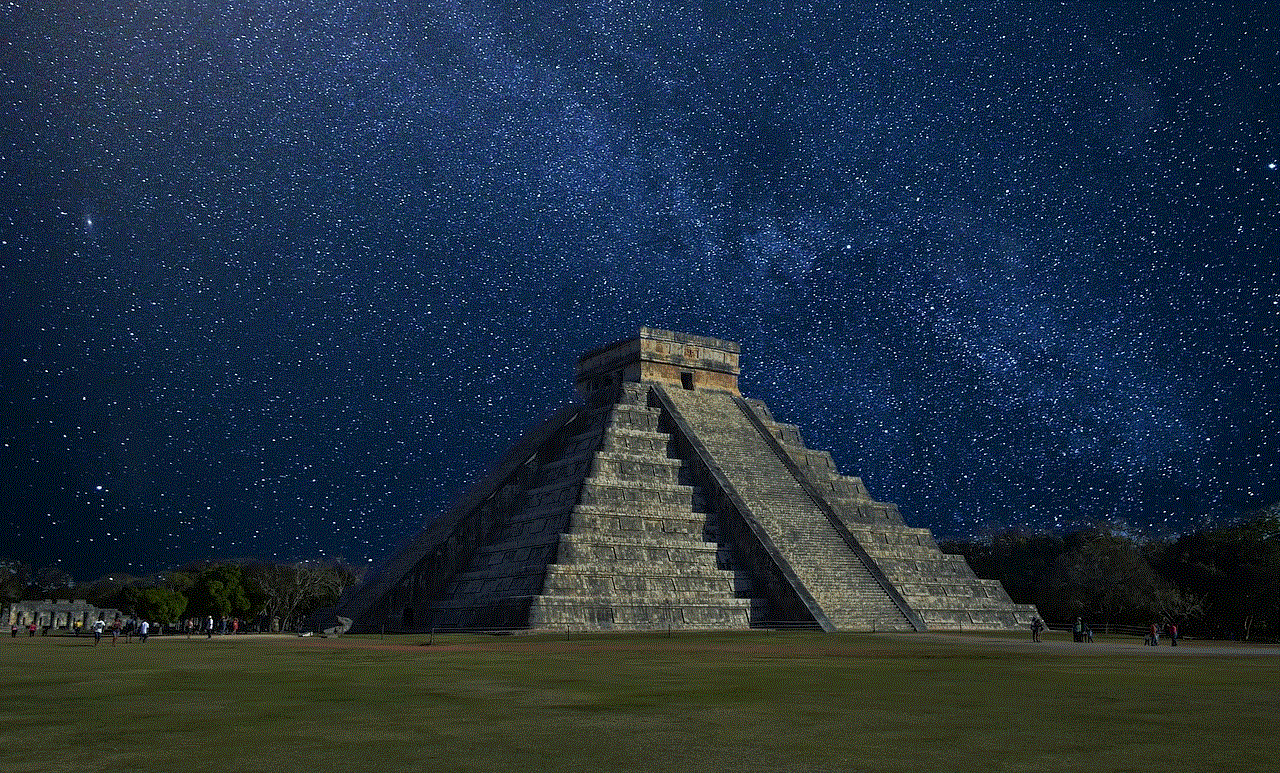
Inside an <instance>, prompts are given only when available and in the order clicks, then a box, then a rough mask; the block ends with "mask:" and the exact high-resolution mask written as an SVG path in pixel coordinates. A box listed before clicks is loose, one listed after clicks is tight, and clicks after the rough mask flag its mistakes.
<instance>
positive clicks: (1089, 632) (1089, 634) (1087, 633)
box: [1084, 625, 1093, 644]
mask: <svg viewBox="0 0 1280 773" xmlns="http://www.w3.org/2000/svg"><path fill="white" fill-rule="evenodd" d="M1084 640H1085V641H1087V642H1089V643H1090V644H1093V629H1092V628H1090V627H1089V626H1088V625H1086V626H1085V627H1084Z"/></svg>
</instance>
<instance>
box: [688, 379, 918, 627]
mask: <svg viewBox="0 0 1280 773" xmlns="http://www.w3.org/2000/svg"><path fill="white" fill-rule="evenodd" d="M664 394H665V397H666V399H667V400H669V401H670V403H671V405H672V408H673V410H674V412H675V413H676V414H678V417H677V418H678V422H680V423H683V424H684V425H686V426H688V427H689V428H690V431H691V432H692V433H693V434H694V435H695V436H696V438H697V440H698V441H699V442H700V443H701V444H702V446H703V448H705V450H706V453H707V454H708V455H709V456H710V459H709V460H708V462H709V465H711V466H713V467H714V468H715V469H716V470H718V471H719V472H720V473H721V474H722V475H723V476H724V478H725V479H726V480H727V483H728V485H729V486H730V487H732V489H734V491H735V492H736V493H737V495H738V496H739V497H740V498H741V500H742V501H744V502H745V504H746V507H747V508H748V509H749V511H750V512H749V513H744V514H743V515H744V516H746V517H749V518H752V519H754V520H755V521H756V522H757V523H758V524H759V525H760V526H761V527H762V528H763V530H764V532H765V533H766V534H767V535H768V538H769V539H770V540H771V541H772V543H773V546H774V548H775V549H776V551H777V554H779V555H780V556H781V559H782V560H783V561H785V563H786V564H787V566H788V567H789V568H790V570H791V571H792V572H793V573H794V576H795V577H796V579H797V581H798V582H799V583H800V584H801V586H802V587H803V592H804V593H807V595H808V596H809V597H810V598H811V599H812V600H813V602H814V603H815V604H816V605H817V607H818V608H819V610H820V614H821V615H822V616H823V617H825V618H826V619H827V620H828V621H829V622H830V624H831V625H833V626H834V627H835V628H837V629H840V630H912V629H913V628H914V626H913V625H912V623H911V622H910V620H909V619H908V618H907V617H906V615H905V614H904V613H903V612H902V610H901V609H900V608H899V606H898V605H897V604H896V603H895V602H894V600H893V599H892V597H891V596H890V595H889V593H888V592H887V591H886V589H885V588H884V587H883V585H882V583H881V582H880V581H878V580H877V579H876V578H875V577H874V575H873V574H872V571H871V570H870V569H869V568H868V567H867V566H866V565H865V563H864V562H863V561H862V560H861V558H860V557H859V556H857V555H856V554H855V553H854V552H853V551H852V550H851V549H850V547H849V546H848V544H847V542H846V540H845V539H844V538H843V537H842V536H841V535H840V534H839V533H838V531H837V530H836V529H835V528H834V527H833V526H832V524H831V522H830V519H829V518H828V516H827V515H826V514H825V513H824V512H823V511H822V510H821V509H820V508H819V506H818V505H817V504H816V503H815V502H814V500H813V499H812V497H810V496H809V495H808V494H807V493H806V492H805V490H804V489H803V488H802V486H801V485H800V484H799V483H798V481H797V480H796V478H795V477H794V475H793V474H792V472H791V471H790V470H789V469H788V468H787V466H786V465H785V464H784V463H783V462H782V461H781V460H780V459H779V458H778V456H777V455H776V454H775V452H774V449H773V448H772V447H771V446H770V445H769V444H767V443H766V442H765V440H764V439H763V438H762V437H761V435H760V432H759V430H758V429H757V428H756V426H755V425H754V424H753V423H752V422H751V421H750V420H749V419H748V418H747V417H746V416H745V415H744V413H743V410H742V409H741V408H740V407H739V405H738V403H736V402H735V401H734V400H733V398H732V396H730V395H727V394H720V393H715V392H693V391H681V390H675V389H672V390H664Z"/></svg>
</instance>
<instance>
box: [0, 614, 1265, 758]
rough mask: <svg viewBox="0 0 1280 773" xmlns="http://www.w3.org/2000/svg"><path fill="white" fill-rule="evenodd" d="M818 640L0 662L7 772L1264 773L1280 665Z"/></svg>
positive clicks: (241, 647)
mask: <svg viewBox="0 0 1280 773" xmlns="http://www.w3.org/2000/svg"><path fill="white" fill-rule="evenodd" d="M1026 638H1028V637H1027V636H1025V635H1024V636H1020V637H1018V638H1017V639H1009V640H1005V641H1000V640H995V639H993V638H991V637H982V636H955V637H937V638H926V637H904V636H897V637H895V636H892V635H853V634H850V635H822V634H817V633H765V632H760V633H755V632H752V633H730V634H683V633H677V634H675V635H673V636H670V637H667V636H665V635H593V636H587V635H574V636H573V637H571V638H570V639H569V640H567V641H566V639H565V637H564V636H563V635H560V636H532V635H531V636H511V637H485V636H439V635H438V636H436V637H435V642H434V644H432V645H431V646H424V645H423V642H425V637H387V638H386V639H379V638H378V637H367V638H366V637H349V638H344V639H340V640H318V639H281V638H261V639H256V638H253V637H243V636H242V637H236V638H234V639H233V638H231V637H222V638H215V639H213V640H212V641H208V640H205V639H200V638H196V639H192V640H190V641H187V640H186V639H184V638H181V637H178V638H174V639H168V640H155V639H153V640H152V641H150V642H148V643H147V644H145V645H140V644H137V643H136V642H135V643H132V644H125V643H124V642H123V640H122V641H121V643H120V645H119V646H116V647H112V646H111V645H110V640H109V639H108V640H106V641H104V643H103V645H102V646H100V647H97V648H94V647H92V646H91V645H92V640H91V639H80V640H77V639H73V638H52V637H51V638H47V639H45V638H40V637H37V638H35V639H26V638H20V639H17V640H13V639H4V640H2V641H0V668H2V669H3V671H2V672H0V673H3V684H2V685H0V761H3V762H4V763H5V764H4V765H3V768H2V771H3V773H13V772H14V771H36V770H130V771H180V770H184V769H204V768H210V767H212V768H218V769H225V770H230V771H275V770H283V771H294V770H312V769H320V770H334V769H347V770H353V771H399V770H418V771H501V770H515V771H531V772H533V771H614V770H617V771H621V770H642V771H643V770H653V771H686V770H688V771H694V770H696V771H703V770H705V771H740V770H760V771H818V770H867V771H913V772H918V771H932V770H945V771H966V770H973V771H1006V770H1007V771H1027V770H1032V769H1040V770H1044V771H1055V772H1056V771H1076V770H1079V771H1091V772H1094V771H1118V770H1133V771H1144V773H1146V772H1148V771H1171V770H1176V771H1200V770H1203V771H1261V770H1269V769H1272V766H1273V765H1274V762H1275V751H1276V748H1277V743H1278V742H1280V730H1278V729H1277V728H1280V725H1278V724H1277V716H1278V715H1280V698H1278V692H1277V686H1280V651H1278V650H1272V651H1270V652H1264V653H1261V654H1252V655H1239V654H1205V652H1201V653H1199V654H1198V653H1197V652H1196V650H1197V648H1198V647H1201V648H1203V647H1204V645H1201V644H1199V643H1191V644H1190V645H1189V646H1186V648H1185V649H1184V650H1181V651H1178V652H1176V653H1174V652H1170V651H1167V648H1163V649H1162V651H1159V652H1157V651H1153V650H1151V648H1144V647H1140V646H1137V645H1136V644H1133V643H1132V642H1129V641H1126V640H1115V641H1112V642H1109V643H1108V642H1103V643H1102V644H1100V645H1098V646H1094V647H1090V646H1088V645H1079V646H1073V645H1069V644H1063V643H1062V642H1061V640H1060V639H1059V640H1055V641H1051V642H1049V643H1047V644H1045V645H1039V646H1036V645H1032V644H1031V643H1030V642H1029V641H1024V640H1025V639H1026Z"/></svg>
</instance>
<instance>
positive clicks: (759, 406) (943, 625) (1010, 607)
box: [747, 400, 1037, 629]
mask: <svg viewBox="0 0 1280 773" xmlns="http://www.w3.org/2000/svg"><path fill="white" fill-rule="evenodd" d="M747 402H748V403H749V404H750V407H751V408H752V409H753V411H754V412H755V413H756V415H757V417H758V418H759V419H760V420H761V423H762V424H764V426H765V427H766V428H767V429H768V430H769V432H770V433H771V434H772V435H773V437H774V438H775V439H776V440H777V441H778V443H779V445H780V446H781V447H782V448H783V450H784V451H785V452H786V454H787V456H788V457H789V458H790V459H791V460H792V462H793V463H794V464H795V465H796V466H797V467H800V468H802V469H803V470H804V472H805V476H806V477H807V478H808V480H809V481H810V483H811V484H812V486H813V487H814V488H815V489H817V490H818V492H819V493H820V495H821V497H822V498H823V500H824V501H825V502H826V503H827V504H828V506H829V507H830V508H831V510H832V511H833V512H835V513H836V515H838V516H839V518H840V520H841V521H842V522H843V523H844V525H845V528H846V529H847V530H848V531H849V532H850V533H851V534H852V535H853V536H854V537H855V538H856V539H857V541H858V544H859V545H861V546H862V548H863V550H865V551H866V552H867V554H868V555H870V556H871V557H872V558H873V559H874V560H875V562H876V565H877V566H878V567H879V568H880V570H881V571H882V572H883V573H884V575H885V576H886V577H887V578H888V579H889V580H890V581H891V582H892V583H893V584H894V587H895V588H896V589H897V591H898V592H899V593H900V594H901V595H902V597H903V598H904V599H905V600H906V601H907V603H908V604H910V605H911V608H912V609H914V610H915V611H916V612H917V613H918V614H919V615H920V617H921V619H922V620H923V621H924V622H925V624H926V625H927V626H928V627H929V628H931V629H977V628H989V629H1009V628H1018V627H1022V628H1025V627H1027V626H1029V625H1030V623H1031V618H1032V617H1035V616H1036V615H1037V611H1036V609H1035V607H1034V606H1032V605H1030V604H1014V603H1013V602H1012V601H1010V600H1009V597H1008V594H1007V593H1006V592H1005V590H1004V587H1003V586H1002V585H1001V584H1000V583H999V581H997V580H982V579H979V578H978V577H977V576H976V575H975V574H974V573H973V569H971V568H970V567H969V564H968V563H967V562H966V561H965V560H964V558H963V557H962V556H952V555H947V554H945V553H943V552H942V551H940V550H939V549H938V545H937V543H936V542H935V541H934V539H933V535H932V533H930V532H929V530H928V529H915V528H911V527H910V526H908V525H907V524H906V522H905V521H903V519H902V515H901V514H900V513H899V512H898V508H897V506H895V505H893V504H891V503H888V502H877V501H875V500H873V499H872V498H871V497H870V495H869V494H868V493H867V488H866V486H865V485H864V484H863V482H862V480H861V479H859V478H857V477H854V476H848V475H841V474H839V472H837V470H836V466H835V464H834V462H833V461H832V459H831V455H830V454H828V453H827V452H825V451H813V450H811V449H809V448H806V447H805V446H804V443H803V441H802V440H801V438H800V433H799V430H798V429H797V428H796V427H795V426H793V425H790V424H783V423H780V422H777V421H775V420H774V419H773V418H772V416H771V415H770V414H769V411H768V408H767V407H765V406H764V404H763V403H761V402H759V401H754V400H753V401H747Z"/></svg>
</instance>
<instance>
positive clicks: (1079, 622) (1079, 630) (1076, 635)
mask: <svg viewBox="0 0 1280 773" xmlns="http://www.w3.org/2000/svg"><path fill="white" fill-rule="evenodd" d="M1071 638H1072V640H1074V641H1077V642H1080V641H1084V619H1083V618H1080V617H1077V618H1076V624H1075V626H1073V627H1072V628H1071Z"/></svg>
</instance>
